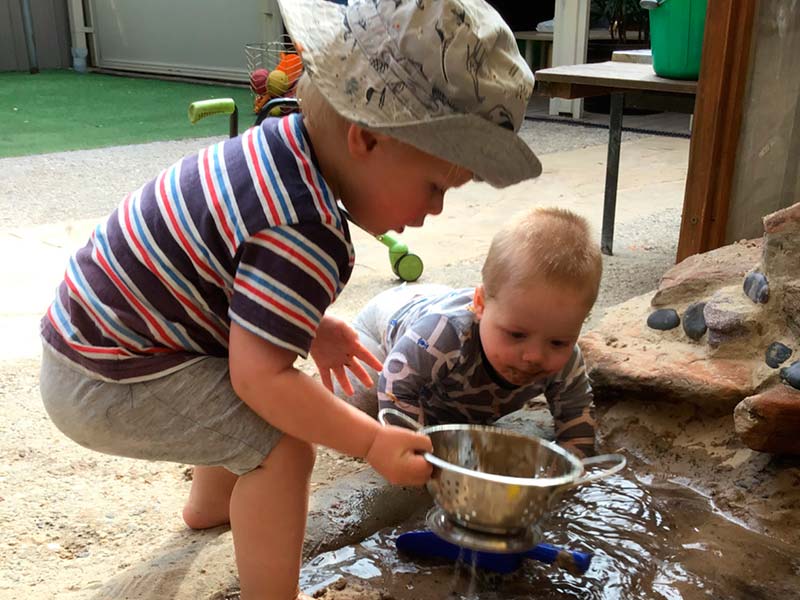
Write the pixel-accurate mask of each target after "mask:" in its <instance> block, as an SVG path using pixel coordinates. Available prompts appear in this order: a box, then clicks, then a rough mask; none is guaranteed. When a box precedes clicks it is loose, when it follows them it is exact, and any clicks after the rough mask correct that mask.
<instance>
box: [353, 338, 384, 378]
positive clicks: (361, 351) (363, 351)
mask: <svg viewBox="0 0 800 600" xmlns="http://www.w3.org/2000/svg"><path fill="white" fill-rule="evenodd" d="M353 356H355V357H356V358H358V359H359V360H361V361H363V362H364V363H366V364H367V365H368V366H370V367H372V368H373V369H375V370H376V371H380V370H381V369H383V363H382V362H381V361H379V360H378V359H377V358H376V357H375V355H374V354H372V352H370V351H369V350H367V348H366V346H364V345H363V344H362V343H361V342H356V347H355V352H353Z"/></svg>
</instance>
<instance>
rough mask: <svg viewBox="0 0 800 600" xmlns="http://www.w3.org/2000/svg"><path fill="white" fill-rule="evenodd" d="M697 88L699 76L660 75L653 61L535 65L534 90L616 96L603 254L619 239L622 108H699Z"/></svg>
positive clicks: (562, 94)
mask: <svg viewBox="0 0 800 600" xmlns="http://www.w3.org/2000/svg"><path fill="white" fill-rule="evenodd" d="M696 93H697V82H696V81H681V80H677V79H665V78H663V77H659V76H657V75H656V74H655V73H654V72H653V67H652V65H648V64H640V63H633V62H620V61H608V62H603V63H590V64H583V65H568V66H564V67H553V68H550V69H539V70H538V71H536V87H535V89H534V94H537V95H540V96H549V97H551V98H553V97H556V98H568V99H574V98H586V97H589V96H600V95H605V94H609V95H610V96H611V114H610V119H609V128H608V161H607V162H606V186H605V195H604V200H603V229H602V234H601V237H600V247H601V250H602V251H603V253H604V254H609V255H610V254H612V248H613V243H614V215H615V212H616V205H617V183H618V180H619V147H620V141H621V140H622V111H623V108H624V107H625V106H630V107H635V108H644V109H650V110H666V111H671V112H680V113H687V114H691V113H692V112H694V98H695V94H696Z"/></svg>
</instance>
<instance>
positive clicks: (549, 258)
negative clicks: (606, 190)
mask: <svg viewBox="0 0 800 600" xmlns="http://www.w3.org/2000/svg"><path fill="white" fill-rule="evenodd" d="M602 272H603V259H602V256H601V255H600V248H599V246H598V244H597V242H595V241H594V240H593V239H592V236H591V230H590V228H589V223H588V221H587V220H586V219H585V218H583V217H581V216H580V215H577V214H575V213H573V212H571V211H569V210H566V209H563V208H534V209H533V210H530V211H528V212H526V213H524V214H523V215H521V216H519V217H518V218H516V219H515V220H514V221H513V222H512V223H510V224H509V225H508V226H507V227H505V228H503V229H502V230H500V231H499V232H498V233H497V234H496V235H495V236H494V238H493V239H492V244H491V246H490V247H489V253H488V254H487V255H486V261H485V262H484V263H483V269H482V270H481V274H482V276H483V288H484V291H485V293H486V295H487V296H488V297H490V298H491V297H495V296H496V295H497V294H498V292H499V290H500V289H501V288H502V287H503V286H507V285H510V286H514V287H524V286H528V285H531V284H535V283H540V282H542V281H544V282H546V283H549V284H554V285H560V286H565V287H569V288H572V289H574V290H575V291H577V292H582V293H585V294H586V295H587V301H588V302H589V306H591V305H593V304H594V301H595V300H596V299H597V292H598V290H599V288H600V276H601V275H602Z"/></svg>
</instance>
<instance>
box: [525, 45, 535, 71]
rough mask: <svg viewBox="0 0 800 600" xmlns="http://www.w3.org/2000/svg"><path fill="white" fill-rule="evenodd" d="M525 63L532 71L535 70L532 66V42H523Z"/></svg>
mask: <svg viewBox="0 0 800 600" xmlns="http://www.w3.org/2000/svg"><path fill="white" fill-rule="evenodd" d="M524 43H525V62H526V63H528V66H529V67H530V68H531V69H532V70H534V71H535V70H536V69H535V68H534V67H535V65H534V64H533V40H525V42H524Z"/></svg>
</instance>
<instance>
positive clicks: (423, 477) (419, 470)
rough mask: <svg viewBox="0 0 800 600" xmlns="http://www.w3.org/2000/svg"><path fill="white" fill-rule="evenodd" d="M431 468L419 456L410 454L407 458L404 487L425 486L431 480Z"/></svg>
mask: <svg viewBox="0 0 800 600" xmlns="http://www.w3.org/2000/svg"><path fill="white" fill-rule="evenodd" d="M432 472H433V467H432V466H431V464H430V463H429V462H428V461H427V460H425V458H424V457H422V456H421V455H419V454H412V455H411V456H409V458H408V464H407V471H406V480H405V481H404V482H403V483H404V484H405V485H425V483H427V481H428V479H430V478H431V473H432Z"/></svg>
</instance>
